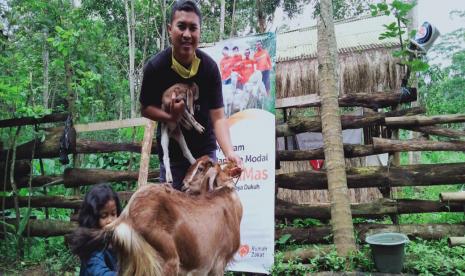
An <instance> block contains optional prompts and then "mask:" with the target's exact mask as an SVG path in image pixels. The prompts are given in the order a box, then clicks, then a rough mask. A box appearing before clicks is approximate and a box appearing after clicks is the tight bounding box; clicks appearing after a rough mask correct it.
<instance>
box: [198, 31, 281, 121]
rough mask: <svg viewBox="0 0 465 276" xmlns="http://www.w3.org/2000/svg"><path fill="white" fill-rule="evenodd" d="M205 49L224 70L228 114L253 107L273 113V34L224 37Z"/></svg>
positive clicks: (222, 78)
mask: <svg viewBox="0 0 465 276" xmlns="http://www.w3.org/2000/svg"><path fill="white" fill-rule="evenodd" d="M205 49H206V51H207V53H208V54H209V55H210V56H211V57H212V58H213V59H214V60H215V61H216V62H217V64H218V67H219V69H220V72H221V80H222V83H223V101H224V107H225V113H226V116H227V117H230V116H231V115H233V114H235V113H237V112H240V111H243V110H245V109H252V108H256V109H263V110H267V111H269V112H272V113H274V96H275V87H274V83H275V81H274V80H275V73H274V65H275V55H276V54H275V53H276V43H275V36H274V34H272V33H267V34H262V35H257V36H250V37H243V38H234V39H229V40H224V41H221V42H218V43H216V44H215V46H213V47H209V48H205ZM205 49H204V50H205Z"/></svg>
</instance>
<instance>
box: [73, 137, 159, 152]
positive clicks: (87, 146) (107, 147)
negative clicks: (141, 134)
mask: <svg viewBox="0 0 465 276" xmlns="http://www.w3.org/2000/svg"><path fill="white" fill-rule="evenodd" d="M118 151H126V152H136V153H141V151H142V144H141V143H111V142H105V141H94V140H87V139H76V153H85V154H87V153H104V152H118ZM157 152H158V150H157V143H156V142H155V141H154V142H152V149H151V153H152V154H156V153H157Z"/></svg>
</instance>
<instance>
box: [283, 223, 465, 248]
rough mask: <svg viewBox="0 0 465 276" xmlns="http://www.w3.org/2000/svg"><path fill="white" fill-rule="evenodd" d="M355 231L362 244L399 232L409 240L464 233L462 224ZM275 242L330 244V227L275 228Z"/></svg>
mask: <svg viewBox="0 0 465 276" xmlns="http://www.w3.org/2000/svg"><path fill="white" fill-rule="evenodd" d="M354 227H355V230H356V231H357V232H358V233H359V235H361V236H359V239H360V240H361V241H362V242H363V241H365V237H366V236H367V234H375V233H384V232H400V233H403V234H405V235H407V236H408V237H409V238H421V239H424V240H439V239H442V238H445V237H447V236H452V235H462V234H463V233H464V232H465V225H463V224H449V223H441V224H404V225H391V224H372V223H370V224H368V223H363V224H355V225H354ZM275 233H276V234H275V236H276V240H279V238H280V237H281V236H283V235H291V240H293V241H295V242H296V243H311V244H315V243H331V242H332V236H331V227H330V226H329V225H322V226H312V227H308V228H300V227H299V228H291V227H286V228H277V229H276V232H275Z"/></svg>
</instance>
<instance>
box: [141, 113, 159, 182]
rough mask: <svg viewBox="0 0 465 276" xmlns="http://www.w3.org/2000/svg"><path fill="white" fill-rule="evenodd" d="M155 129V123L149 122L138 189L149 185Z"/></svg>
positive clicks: (145, 134) (143, 142) (143, 146)
mask: <svg viewBox="0 0 465 276" xmlns="http://www.w3.org/2000/svg"><path fill="white" fill-rule="evenodd" d="M154 129H155V122H154V121H150V120H149V121H148V122H147V123H146V125H145V130H144V140H143V141H142V152H141V156H140V166H139V178H138V180H137V187H141V186H143V185H146V184H147V179H148V172H149V164H150V152H151V148H152V140H153V132H154Z"/></svg>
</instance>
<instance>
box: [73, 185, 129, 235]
mask: <svg viewBox="0 0 465 276" xmlns="http://www.w3.org/2000/svg"><path fill="white" fill-rule="evenodd" d="M110 200H114V201H115V204H116V213H117V214H118V216H119V215H120V214H121V210H122V208H121V203H120V201H119V197H118V194H117V193H116V192H115V191H113V189H112V188H111V187H110V185H108V184H98V185H96V186H94V187H92V189H91V190H90V191H89V192H87V194H86V196H85V197H84V201H83V202H82V205H81V210H79V218H78V221H79V226H81V227H87V228H99V219H100V213H99V212H100V209H102V208H103V206H105V204H107V202H108V201H110Z"/></svg>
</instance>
